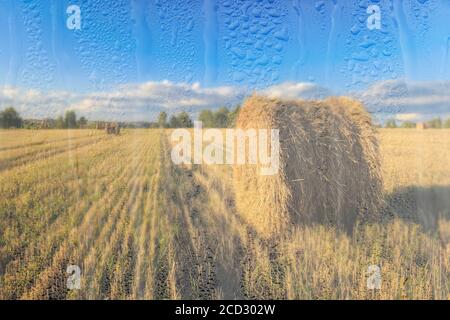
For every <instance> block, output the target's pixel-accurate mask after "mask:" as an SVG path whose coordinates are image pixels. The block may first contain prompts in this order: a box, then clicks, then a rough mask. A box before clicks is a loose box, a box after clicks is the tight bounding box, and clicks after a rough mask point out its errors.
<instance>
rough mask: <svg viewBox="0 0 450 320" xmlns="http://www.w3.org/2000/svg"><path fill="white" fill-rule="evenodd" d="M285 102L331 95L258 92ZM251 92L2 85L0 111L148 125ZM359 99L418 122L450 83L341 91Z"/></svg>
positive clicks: (288, 86) (390, 83) (313, 89)
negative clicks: (11, 108)
mask: <svg viewBox="0 0 450 320" xmlns="http://www.w3.org/2000/svg"><path fill="white" fill-rule="evenodd" d="M258 93H259V94H264V95H267V96H269V97H282V98H284V99H307V100H308V99H323V98H326V97H328V96H330V95H333V93H332V91H330V90H329V89H327V88H324V87H321V86H319V85H317V84H315V83H309V82H298V83H295V82H285V83H281V84H277V85H273V86H270V87H267V88H265V89H262V90H260V91H258ZM249 94H251V92H250V90H249V89H247V88H245V87H236V86H219V87H210V88H204V87H202V86H201V85H200V84H199V83H193V84H188V83H173V82H170V81H167V80H164V81H159V82H158V81H148V82H144V83H136V84H125V85H120V86H118V87H116V88H114V89H112V90H105V91H94V92H89V93H85V94H81V93H73V92H68V91H50V92H42V91H39V90H35V89H21V88H17V87H12V86H4V87H0V109H3V108H4V107H7V106H14V107H15V108H16V109H17V110H18V111H19V112H20V113H21V115H22V116H23V117H26V118H45V117H56V116H58V115H61V114H63V113H64V112H65V110H68V109H73V110H75V111H78V112H77V113H78V114H80V115H83V116H87V117H88V118H89V119H93V120H94V119H104V120H134V121H144V120H147V121H150V120H153V119H155V118H156V116H157V114H158V113H159V112H160V111H168V112H169V113H171V112H178V111H181V110H185V111H188V112H191V113H192V114H193V115H194V116H195V115H196V114H197V113H198V112H199V111H200V110H201V109H214V108H219V107H221V106H228V107H232V106H234V105H236V104H239V103H241V102H242V100H243V99H244V98H245V97H246V96H248V95H249ZM343 94H347V95H350V96H352V97H354V98H356V99H359V100H361V101H362V102H363V103H364V104H365V105H366V107H367V108H368V110H369V111H370V112H371V113H372V114H374V115H375V116H376V117H378V118H379V119H383V118H384V119H385V118H396V119H398V120H400V121H421V120H423V119H428V118H432V117H435V116H438V115H439V116H442V117H447V116H448V115H450V82H405V81H401V80H386V81H381V82H377V83H374V84H373V85H372V86H370V87H368V88H367V89H365V90H362V91H359V92H354V93H343Z"/></svg>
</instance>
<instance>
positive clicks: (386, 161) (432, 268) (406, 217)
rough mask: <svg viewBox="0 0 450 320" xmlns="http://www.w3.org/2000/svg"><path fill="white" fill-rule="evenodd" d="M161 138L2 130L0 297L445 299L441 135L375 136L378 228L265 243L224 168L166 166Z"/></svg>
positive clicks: (145, 133) (162, 134) (445, 173)
mask: <svg viewBox="0 0 450 320" xmlns="http://www.w3.org/2000/svg"><path fill="white" fill-rule="evenodd" d="M169 133H170V132H169V130H159V129H148V130H144V129H142V130H141V129H133V130H124V131H123V132H121V135H119V136H116V135H107V134H106V133H104V132H103V131H97V132H96V133H95V134H94V135H90V133H89V131H88V130H61V131H58V130H39V131H37V134H36V135H31V134H30V131H27V130H6V131H0V159H1V160H0V163H1V165H0V167H1V168H2V169H1V170H0V298H2V299H179V298H191V299H217V298H255V299H264V298H287V299H333V298H336V299H447V298H448V297H449V295H450V258H449V257H450V223H449V219H450V204H449V203H448V199H449V198H450V187H449V186H450V168H449V166H448V164H449V163H450V151H449V150H450V145H449V144H450V131H449V130H444V129H442V130H423V131H417V130H413V129H412V130H411V129H410V130H407V129H405V130H402V129H392V130H389V129H381V130H379V132H378V133H377V136H378V138H379V141H380V150H381V156H382V159H381V169H382V170H381V172H382V175H383V180H384V188H383V190H382V192H383V201H382V204H381V207H380V212H381V213H382V216H383V217H384V218H383V219H382V221H378V222H371V223H367V222H365V221H363V223H359V220H358V221H357V223H356V224H355V227H354V229H353V231H352V232H351V233H348V232H345V231H342V230H340V228H336V227H334V226H331V225H328V224H322V223H320V224H319V223H312V224H308V225H296V226H293V228H292V230H291V232H290V233H289V234H288V235H286V236H284V237H278V238H276V239H270V240H268V239H265V238H264V237H261V236H260V234H259V233H258V232H256V231H255V229H254V227H253V226H252V224H251V223H248V222H247V221H246V220H245V219H243V217H242V214H241V213H240V212H239V211H238V208H237V205H236V198H235V192H234V186H233V179H232V173H233V168H232V167H230V166H227V165H209V166H199V165H192V166H176V165H174V164H173V163H172V162H171V160H170V148H169V142H168V134H169ZM68 265H77V266H79V268H80V270H81V285H80V288H79V289H69V288H68V287H67V285H66V283H67V279H68V278H69V276H70V274H67V273H66V270H67V267H68ZM371 265H377V266H379V267H380V269H381V277H382V283H381V288H380V289H379V290H370V289H368V288H367V279H368V278H369V277H370V276H371V274H370V272H369V273H368V270H369V266H371Z"/></svg>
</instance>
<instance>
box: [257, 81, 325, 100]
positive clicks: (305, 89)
mask: <svg viewBox="0 0 450 320" xmlns="http://www.w3.org/2000/svg"><path fill="white" fill-rule="evenodd" d="M260 93H261V94H264V95H267V96H268V97H270V98H284V99H305V100H314V99H323V98H326V97H328V96H330V95H332V93H331V91H330V90H328V89H326V88H324V87H321V86H319V85H317V84H315V83H311V82H284V83H281V84H277V85H273V86H271V87H268V88H266V89H264V90H261V91H260Z"/></svg>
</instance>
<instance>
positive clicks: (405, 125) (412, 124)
mask: <svg viewBox="0 0 450 320" xmlns="http://www.w3.org/2000/svg"><path fill="white" fill-rule="evenodd" d="M400 127H402V128H415V127H416V123H415V122H410V121H404V122H403V123H402V124H401V126H400Z"/></svg>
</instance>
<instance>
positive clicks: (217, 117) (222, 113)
mask: <svg viewBox="0 0 450 320" xmlns="http://www.w3.org/2000/svg"><path fill="white" fill-rule="evenodd" d="M229 113H230V111H228V109H227V108H220V109H219V110H217V111H216V112H215V113H214V123H215V127H216V128H226V127H227V126H228V114H229Z"/></svg>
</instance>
